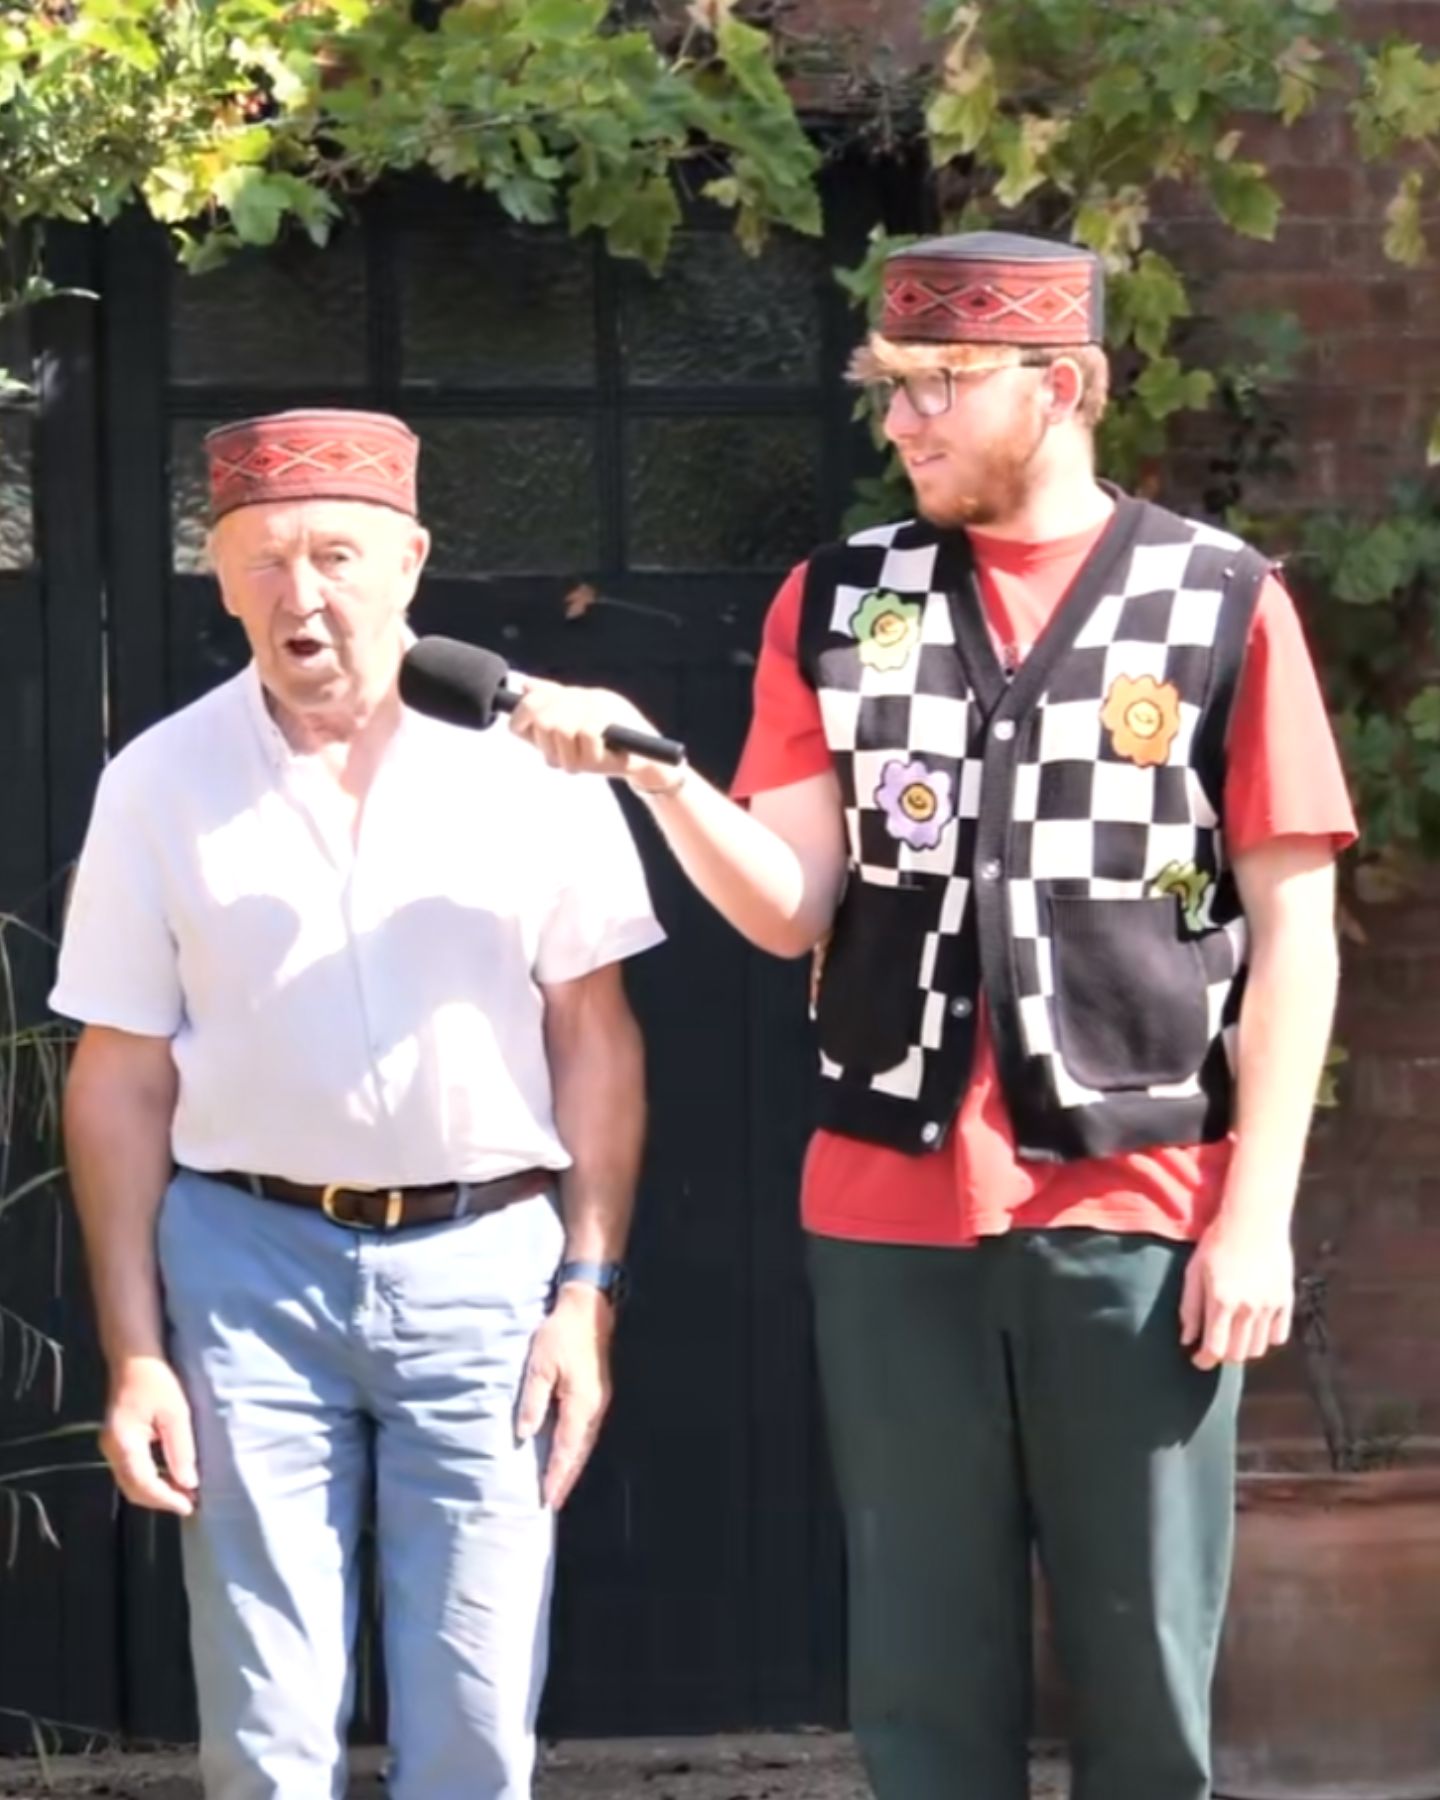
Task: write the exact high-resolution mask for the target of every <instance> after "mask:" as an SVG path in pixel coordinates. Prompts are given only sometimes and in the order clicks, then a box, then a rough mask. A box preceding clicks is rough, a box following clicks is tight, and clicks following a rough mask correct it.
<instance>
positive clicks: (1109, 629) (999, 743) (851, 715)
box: [800, 496, 1266, 1162]
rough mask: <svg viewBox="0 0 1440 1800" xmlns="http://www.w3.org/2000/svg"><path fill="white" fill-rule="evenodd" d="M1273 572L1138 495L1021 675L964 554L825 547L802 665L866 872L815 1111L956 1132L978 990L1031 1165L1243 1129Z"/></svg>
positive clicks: (875, 543)
mask: <svg viewBox="0 0 1440 1800" xmlns="http://www.w3.org/2000/svg"><path fill="white" fill-rule="evenodd" d="M1265 570H1266V565H1265V563H1264V561H1263V560H1262V558H1260V557H1259V555H1258V554H1257V553H1256V552H1255V551H1253V550H1248V549H1247V548H1246V547H1245V546H1244V545H1243V544H1241V543H1240V542H1239V541H1238V540H1237V539H1235V538H1232V537H1228V536H1226V535H1225V534H1224V533H1222V532H1219V531H1216V530H1214V529H1212V528H1211V527H1209V526H1207V525H1202V524H1196V523H1193V522H1191V521H1189V520H1186V519H1181V518H1177V517H1176V516H1175V515H1174V514H1172V513H1168V512H1165V511H1163V510H1161V509H1160V508H1159V507H1156V506H1151V505H1149V504H1148V503H1146V502H1143V501H1137V500H1131V499H1129V498H1126V497H1125V496H1118V497H1117V503H1116V511H1115V514H1114V517H1113V519H1112V521H1111V523H1110V525H1109V526H1108V528H1107V529H1106V531H1105V533H1104V535H1103V536H1102V538H1101V539H1100V541H1099V543H1098V544H1097V546H1096V548H1095V550H1094V551H1093V552H1092V554H1091V556H1090V557H1089V559H1088V560H1087V562H1086V564H1085V566H1084V568H1083V569H1082V570H1081V572H1080V574H1079V576H1078V577H1077V579H1076V581H1075V583H1074V585H1073V586H1072V588H1071V590H1070V592H1069V593H1068V594H1067V595H1066V597H1065V599H1064V600H1063V602H1062V603H1061V605H1060V607H1059V608H1058V610H1057V611H1056V613H1055V614H1054V616H1053V617H1052V619H1051V620H1050V622H1049V624H1048V626H1047V627H1046V629H1045V631H1044V633H1043V634H1042V636H1041V638H1040V641H1039V642H1038V643H1037V644H1036V645H1035V647H1034V649H1033V650H1032V651H1031V652H1030V654H1029V656H1028V657H1027V658H1026V659H1025V661H1024V662H1023V663H1022V665H1021V666H1020V668H1019V670H1018V672H1016V673H1015V674H1014V676H1013V677H1007V675H1006V674H1005V672H1004V671H1003V670H1002V668H1001V665H1000V662H999V659H998V657H997V655H996V652H995V649H994V646H993V644H992V642H991V639H990V635H989V631H988V628H987V626H986V624H985V619H984V613H983V611H982V607H981V601H980V595H979V592H978V589H977V586H976V580H975V573H974V565H973V562H972V560H971V555H970V550H969V544H968V540H967V538H966V536H965V534H964V532H962V531H956V532H938V531H937V530H935V528H933V527H931V526H929V525H926V524H922V523H917V522H909V523H904V524H900V525H888V526H884V527H882V528H880V529H878V530H873V531H865V532H861V533H859V534H858V535H857V536H856V537H853V538H851V539H850V540H849V541H848V542H847V543H844V544H839V545H834V546H831V547H830V548H828V549H825V550H822V551H820V552H819V553H818V554H817V555H816V556H815V557H813V558H812V559H811V562H810V565H809V570H808V574H807V578H806V587H805V596H804V602H803V607H802V613H801V631H800V661H801V666H802V669H803V671H804V673H805V676H806V678H807V680H808V681H809V682H810V683H811V685H812V686H813V687H814V688H815V691H816V693H817V695H818V697H819V701H820V708H821V713H822V716H823V718H824V724H825V735H826V739H827V741H828V743H829V746H830V751H831V755H832V757H833V759H834V764H835V768H836V771H837V774H838V776H839V780H840V785H841V790H842V794H843V799H844V805H845V819H846V826H847V831H848V838H849V857H850V875H849V881H848V884H847V887H846V891H845V896H844V899H843V901H842V903H841V906H840V910H839V913H838V915H837V918H836V923H835V929H834V931H833V933H832V934H831V937H830V939H829V941H828V943H827V945H826V946H825V948H824V950H823V951H822V952H821V956H820V959H819V963H820V973H819V979H818V987H817V999H816V1007H815V1011H816V1019H817V1024H818V1030H819V1039H820V1050H821V1057H820V1066H821V1074H822V1077H823V1079H822V1082H821V1084H820V1087H821V1117H822V1123H824V1124H825V1125H827V1126H828V1127H829V1128H830V1129H832V1130H836V1131H840V1132H844V1133H846V1134H847V1135H849V1136H851V1137H859V1138H865V1139H869V1140H871V1141H873V1142H876V1143H882V1144H888V1145H891V1146H893V1147H895V1148H897V1149H900V1150H906V1151H911V1152H919V1151H923V1150H933V1149H936V1148H938V1147H939V1146H940V1145H941V1144H943V1143H944V1142H945V1140H946V1137H947V1135H948V1133H949V1131H950V1128H951V1126H952V1124H953V1122H954V1119H955V1116H956V1113H957V1111H958V1109H959V1105H960V1101H961V1099H962V1097H963V1095H964V1093H965V1089H966V1086H967V1084H968V1082H969V1079H970V1070H971V1060H972V1055H973V1050H974V1040H975V1022H976V1011H977V1007H978V1004H979V999H980V995H981V993H982V991H983V993H984V996H985V1001H986V1005H987V1008H988V1011H989V1017H990V1021H991V1030H992V1035H993V1039H994V1044H995V1051H996V1057H997V1061H998V1065H999V1070H1000V1077H1001V1082H1002V1085H1003V1088H1004V1093H1005V1099H1006V1102H1007V1105H1008V1107H1009V1111H1010V1116H1011V1120H1012V1122H1013V1125H1014V1128H1015V1133H1016V1140H1017V1143H1018V1145H1019V1150H1020V1154H1021V1155H1022V1156H1023V1157H1025V1158H1027V1159H1029V1160H1035V1161H1049V1162H1060V1161H1070V1160H1073V1159H1076V1158H1080V1157H1087V1156H1103V1155H1109V1154H1113V1153H1116V1152H1122V1151H1128V1150H1137V1149H1142V1148H1145V1147H1147V1146H1151V1145H1159V1144H1181V1143H1196V1142H1201V1141H1209V1140H1214V1139H1217V1138H1220V1137H1223V1136H1224V1134H1225V1133H1226V1131H1227V1130H1228V1129H1229V1125H1230V1113H1231V1086H1232V1066H1231V1064H1232V1052H1233V1043H1234V1028H1235V1024H1236V1021H1237V1019H1238V1015H1239V1005H1240V991H1241V987H1242V984H1243V979H1244V970H1245V961H1246V935H1245V924H1244V919H1243V916H1242V913H1241V908H1240V902H1239V896H1238V893H1237V890H1236V887H1235V882H1234V878H1233V875H1232V873H1231V872H1230V870H1229V868H1228V866H1227V861H1226V856H1225V845H1224V837H1223V832H1222V829H1221V825H1220V818H1219V814H1220V806H1221V800H1222V796H1223V793H1224V784H1225V754H1226V751H1225V745H1226V733H1227V728H1228V723H1229V717H1230V711H1231V706H1232V702H1233V699H1234V694H1235V689H1236V684H1237V682H1238V679H1239V675H1240V670H1241V666H1242V663H1243V661H1244V655H1245V644H1246V640H1247V637H1248V635H1249V628H1250V620H1251V617H1252V615H1253V612H1254V607H1255V601H1256V596H1257V594H1258V592H1259V588H1260V583H1261V580H1262V579H1263V576H1264V574H1265Z"/></svg>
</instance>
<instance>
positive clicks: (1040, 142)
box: [995, 114, 1070, 207]
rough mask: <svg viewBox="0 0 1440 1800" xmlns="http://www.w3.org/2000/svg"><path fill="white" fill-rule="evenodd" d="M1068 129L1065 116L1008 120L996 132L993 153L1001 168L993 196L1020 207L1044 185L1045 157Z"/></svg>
mask: <svg viewBox="0 0 1440 1800" xmlns="http://www.w3.org/2000/svg"><path fill="white" fill-rule="evenodd" d="M1069 129H1070V122H1069V120H1068V119H1048V118H1041V117H1038V116H1037V115H1035V114H1028V115H1027V116H1026V117H1025V118H1023V119H1021V120H1020V121H1019V122H1018V125H1012V124H1010V123H1008V122H1007V124H1006V127H1005V129H1004V131H1003V133H996V134H995V138H996V141H995V153H996V156H997V160H998V161H999V163H1000V167H1001V177H1000V180H999V181H997V182H996V184H995V198H996V199H997V200H998V201H999V202H1000V204H1001V205H1002V206H1005V207H1015V206H1019V205H1020V204H1021V202H1022V201H1023V200H1025V199H1027V198H1028V196H1029V195H1031V194H1033V193H1034V191H1035V189H1036V188H1038V187H1041V186H1043V185H1044V183H1045V180H1046V171H1045V166H1044V165H1045V159H1046V158H1047V157H1048V156H1049V154H1050V152H1051V151H1052V150H1053V149H1054V148H1055V146H1056V145H1057V144H1059V143H1061V142H1063V140H1064V138H1065V135H1066V133H1067V132H1068V131H1069Z"/></svg>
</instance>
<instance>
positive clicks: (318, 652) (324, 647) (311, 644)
mask: <svg viewBox="0 0 1440 1800" xmlns="http://www.w3.org/2000/svg"><path fill="white" fill-rule="evenodd" d="M329 648H330V646H329V645H328V644H325V643H322V642H321V641H320V639H319V638H314V637H311V636H310V635H309V634H308V633H307V632H303V631H299V632H296V634H295V636H294V637H288V638H286V640H285V653H286V655H287V656H293V657H294V658H295V660H296V662H314V661H315V660H316V658H318V657H321V656H324V655H325V654H326V652H327V651H328V650H329Z"/></svg>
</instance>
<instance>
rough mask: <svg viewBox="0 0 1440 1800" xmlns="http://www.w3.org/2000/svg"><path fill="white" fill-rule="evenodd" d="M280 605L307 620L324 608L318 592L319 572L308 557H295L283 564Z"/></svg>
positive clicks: (322, 599)
mask: <svg viewBox="0 0 1440 1800" xmlns="http://www.w3.org/2000/svg"><path fill="white" fill-rule="evenodd" d="M280 604H281V605H282V606H283V607H284V609H285V611H286V612H288V613H293V614H295V615H296V617H298V618H309V616H310V615H311V614H312V613H317V612H319V611H320V610H321V608H322V607H323V606H324V604H325V602H324V598H323V596H322V594H321V591H320V572H319V570H318V569H317V568H316V567H315V565H314V564H313V563H312V562H311V561H310V560H309V558H308V557H304V556H300V557H296V559H295V560H294V562H288V563H286V564H285V567H284V570H283V572H282V574H281V578H280Z"/></svg>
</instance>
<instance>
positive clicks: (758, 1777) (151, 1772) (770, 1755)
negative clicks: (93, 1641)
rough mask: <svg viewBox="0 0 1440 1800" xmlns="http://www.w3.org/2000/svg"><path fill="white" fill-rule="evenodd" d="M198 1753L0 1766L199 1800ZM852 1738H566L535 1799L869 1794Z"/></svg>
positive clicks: (364, 1785) (1043, 1782) (371, 1756)
mask: <svg viewBox="0 0 1440 1800" xmlns="http://www.w3.org/2000/svg"><path fill="white" fill-rule="evenodd" d="M379 1763H380V1759H379V1757H378V1755H377V1754H376V1753H374V1752H370V1751H362V1752H360V1753H359V1754H358V1755H357V1757H356V1760H355V1768H354V1779H353V1780H352V1782H351V1786H350V1800H383V1795H384V1784H383V1783H382V1782H381V1780H380V1778H379V1772H378V1771H379ZM1064 1792H1065V1789H1064V1786H1063V1777H1062V1774H1061V1771H1060V1769H1059V1768H1058V1766H1057V1765H1056V1764H1053V1763H1046V1764H1042V1765H1040V1766H1038V1767H1037V1769H1036V1771H1035V1776H1034V1779H1033V1783H1032V1796H1033V1800H1060V1796H1061V1795H1063V1793H1064ZM199 1794H200V1788H199V1784H198V1782H197V1781H196V1779H195V1774H194V1765H193V1761H192V1759H191V1757H189V1756H188V1755H186V1754H185V1753H183V1752H178V1751H177V1752H167V1753H162V1754H145V1755H141V1754H128V1753H127V1754H116V1753H111V1752H104V1753H97V1754H95V1755H93V1756H65V1757H55V1758H52V1759H50V1761H49V1762H48V1764H47V1767H46V1768H45V1769H41V1768H40V1766H39V1765H38V1764H37V1763H34V1762H30V1761H25V1760H18V1759H17V1760H16V1761H13V1762H7V1763H0V1800H40V1797H42V1796H48V1797H50V1800H62V1797H63V1796H66V1795H73V1796H77V1797H78V1796H81V1795H86V1796H93V1797H95V1800H99V1797H100V1796H105V1797H106V1800H199ZM868 1794H869V1790H868V1788H867V1787H866V1786H865V1783H864V1781H863V1780H862V1779H861V1776H860V1770H859V1766H858V1764H857V1763H856V1760H855V1755H854V1752H853V1750H852V1749H851V1746H850V1742H849V1739H848V1738H844V1737H840V1736H837V1735H835V1734H833V1733H829V1732H801V1733H795V1734H789V1733H787V1734H784V1735H778V1734H777V1735H774V1736H756V1737H724V1738H671V1739H648V1738H647V1739H643V1740H640V1741H618V1740H617V1741H607V1742H604V1743H565V1744H557V1745H555V1746H553V1747H552V1748H551V1749H549V1750H547V1751H546V1753H545V1755H544V1758H543V1759H542V1767H541V1773H540V1777H539V1779H538V1781H537V1782H536V1786H535V1800H867V1797H868Z"/></svg>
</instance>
